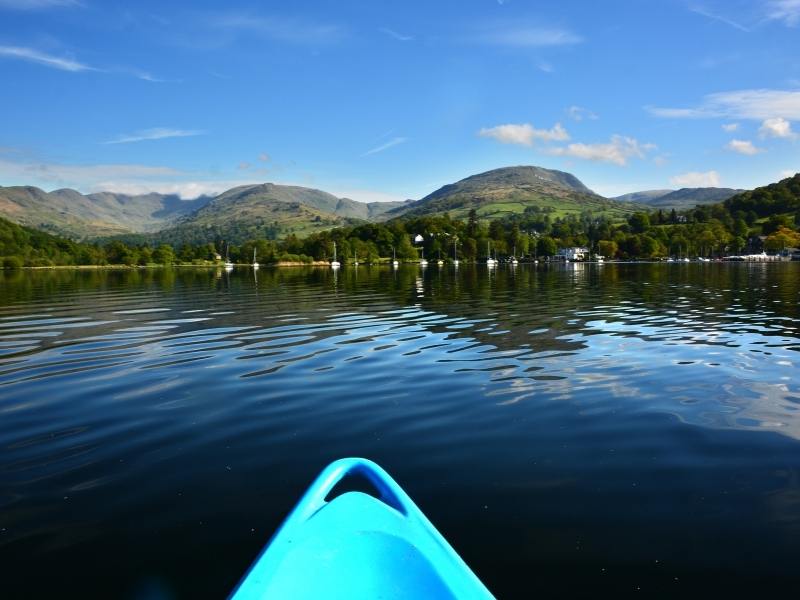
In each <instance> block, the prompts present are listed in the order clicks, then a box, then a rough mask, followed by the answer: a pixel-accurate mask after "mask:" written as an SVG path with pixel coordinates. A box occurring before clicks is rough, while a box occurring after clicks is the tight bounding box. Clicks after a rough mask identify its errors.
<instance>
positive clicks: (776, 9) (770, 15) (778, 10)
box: [767, 0, 800, 27]
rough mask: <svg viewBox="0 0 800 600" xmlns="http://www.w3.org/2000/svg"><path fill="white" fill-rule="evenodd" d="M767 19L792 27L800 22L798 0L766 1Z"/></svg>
mask: <svg viewBox="0 0 800 600" xmlns="http://www.w3.org/2000/svg"><path fill="white" fill-rule="evenodd" d="M767 19H769V20H770V21H781V22H783V24H784V25H788V26H789V27H794V26H795V25H797V24H798V23H800V0H772V1H771V2H769V3H767Z"/></svg>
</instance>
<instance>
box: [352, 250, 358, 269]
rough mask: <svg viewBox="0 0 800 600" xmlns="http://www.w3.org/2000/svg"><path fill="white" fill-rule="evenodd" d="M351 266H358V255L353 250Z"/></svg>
mask: <svg viewBox="0 0 800 600" xmlns="http://www.w3.org/2000/svg"><path fill="white" fill-rule="evenodd" d="M353 264H354V265H355V266H356V267H357V266H358V254H356V252H355V250H353Z"/></svg>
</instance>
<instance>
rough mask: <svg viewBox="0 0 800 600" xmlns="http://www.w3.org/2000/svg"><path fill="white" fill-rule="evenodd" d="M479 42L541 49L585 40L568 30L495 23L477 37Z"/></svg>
mask: <svg viewBox="0 0 800 600" xmlns="http://www.w3.org/2000/svg"><path fill="white" fill-rule="evenodd" d="M476 39H477V41H479V42H482V43H485V44H493V45H497V46H510V47H517V48H541V47H547V46H569V45H573V44H580V43H581V42H583V38H582V37H581V36H579V35H577V34H576V33H573V32H571V31H569V30H566V29H560V28H552V27H539V26H535V25H534V26H525V25H520V24H518V23H513V22H501V23H495V24H493V25H491V26H489V27H487V28H485V29H484V30H483V31H482V32H480V33H478V34H477V36H476Z"/></svg>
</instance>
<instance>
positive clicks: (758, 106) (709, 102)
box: [646, 89, 800, 121]
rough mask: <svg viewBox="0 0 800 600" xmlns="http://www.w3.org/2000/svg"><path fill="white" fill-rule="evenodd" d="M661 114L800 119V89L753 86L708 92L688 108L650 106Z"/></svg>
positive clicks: (649, 109) (754, 118)
mask: <svg viewBox="0 0 800 600" xmlns="http://www.w3.org/2000/svg"><path fill="white" fill-rule="evenodd" d="M646 110H648V111H649V112H650V113H651V114H653V115H655V116H657V117H667V118H677V119H698V118H700V119H702V118H713V117H722V118H733V119H753V120H759V121H760V120H763V119H772V118H775V117H782V118H784V119H790V120H800V91H796V90H771V89H750V90H736V91H732V92H720V93H717V94H709V95H707V96H705V97H704V98H703V100H702V102H701V103H700V104H699V105H698V106H694V107H688V108H660V107H646Z"/></svg>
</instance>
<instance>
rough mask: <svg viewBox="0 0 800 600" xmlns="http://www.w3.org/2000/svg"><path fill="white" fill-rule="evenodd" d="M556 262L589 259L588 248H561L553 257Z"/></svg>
mask: <svg viewBox="0 0 800 600" xmlns="http://www.w3.org/2000/svg"><path fill="white" fill-rule="evenodd" d="M555 258H556V260H568V261H578V260H587V259H588V258H589V249H588V248H578V247H573V248H561V249H560V250H559V251H558V253H557V254H556V256H555Z"/></svg>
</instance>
